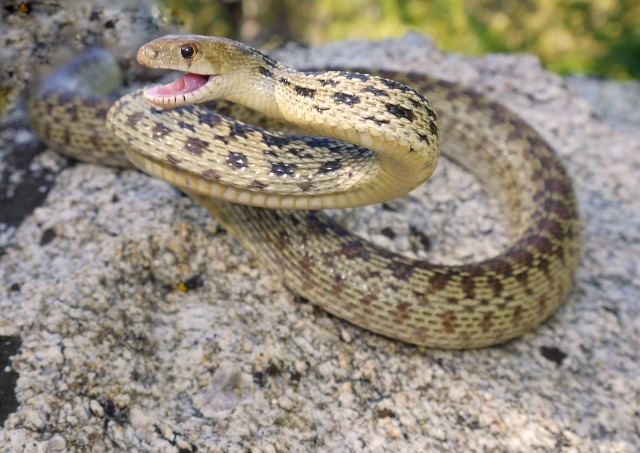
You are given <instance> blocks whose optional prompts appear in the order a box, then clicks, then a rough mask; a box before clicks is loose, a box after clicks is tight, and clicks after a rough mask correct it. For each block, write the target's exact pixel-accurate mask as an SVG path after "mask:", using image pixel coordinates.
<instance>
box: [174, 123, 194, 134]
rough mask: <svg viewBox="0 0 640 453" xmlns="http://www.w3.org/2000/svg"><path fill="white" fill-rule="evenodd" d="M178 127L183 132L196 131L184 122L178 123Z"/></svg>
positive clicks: (191, 125)
mask: <svg viewBox="0 0 640 453" xmlns="http://www.w3.org/2000/svg"><path fill="white" fill-rule="evenodd" d="M177 124H178V127H179V128H180V129H183V130H188V131H191V132H195V131H196V127H195V126H194V125H193V124H189V123H185V122H184V121H178V123H177Z"/></svg>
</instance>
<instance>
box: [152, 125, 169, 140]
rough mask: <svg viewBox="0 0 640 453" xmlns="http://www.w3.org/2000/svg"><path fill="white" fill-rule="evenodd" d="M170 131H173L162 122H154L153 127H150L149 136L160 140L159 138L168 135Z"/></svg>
mask: <svg viewBox="0 0 640 453" xmlns="http://www.w3.org/2000/svg"><path fill="white" fill-rule="evenodd" d="M171 132H173V131H172V130H171V129H169V128H168V127H167V126H165V125H164V124H162V123H156V125H155V126H154V127H153V129H151V136H152V137H153V138H154V139H155V140H160V139H161V138H163V137H165V136H167V135H169V134H170V133H171Z"/></svg>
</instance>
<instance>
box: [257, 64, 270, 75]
mask: <svg viewBox="0 0 640 453" xmlns="http://www.w3.org/2000/svg"><path fill="white" fill-rule="evenodd" d="M258 71H260V74H262V75H263V76H265V77H269V78H273V72H271V71H269V70H268V69H267V68H265V67H264V66H260V67H259V68H258Z"/></svg>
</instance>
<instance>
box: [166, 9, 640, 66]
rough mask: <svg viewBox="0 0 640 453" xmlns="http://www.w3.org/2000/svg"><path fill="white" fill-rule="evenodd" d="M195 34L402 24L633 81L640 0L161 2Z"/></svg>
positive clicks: (480, 48)
mask: <svg viewBox="0 0 640 453" xmlns="http://www.w3.org/2000/svg"><path fill="white" fill-rule="evenodd" d="M164 2H165V4H166V5H167V6H168V7H170V8H171V10H172V11H173V13H174V14H175V15H176V17H177V18H178V20H179V21H180V22H181V24H182V25H183V26H184V27H185V28H187V29H189V30H191V31H193V32H194V33H200V34H211V35H217V36H227V37H230V38H234V39H238V40H240V41H243V42H246V43H248V44H251V45H256V46H265V45H266V46H267V47H268V46H269V45H272V46H273V45H276V44H278V43H280V42H283V41H286V40H293V41H296V42H299V43H308V44H317V43H320V42H324V41H329V40H341V39H346V38H364V39H381V38H386V37H398V36H402V35H403V34H405V33H406V32H408V31H417V32H419V33H423V34H426V35H428V36H431V37H432V38H433V39H434V40H435V41H436V42H437V44H438V45H439V46H440V47H441V48H443V49H445V50H449V51H456V52H461V53H465V54H475V55H477V54H481V53H485V52H530V53H535V54H537V55H538V56H540V58H541V60H542V62H543V64H544V65H545V66H546V67H547V68H548V69H550V70H552V71H556V72H560V73H573V72H579V73H585V74H591V75H597V76H606V77H614V78H630V77H634V78H640V0H164Z"/></svg>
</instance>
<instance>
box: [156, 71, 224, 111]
mask: <svg viewBox="0 0 640 453" xmlns="http://www.w3.org/2000/svg"><path fill="white" fill-rule="evenodd" d="M215 77H216V75H215V74H214V75H202V74H194V73H192V72H187V73H186V74H183V75H182V76H180V77H179V78H178V79H176V80H174V81H173V82H171V83H169V84H167V85H158V86H154V87H151V88H149V89H148V90H147V91H145V93H144V95H145V97H146V98H147V99H148V100H149V101H151V102H152V103H154V104H157V105H162V106H164V107H177V106H180V105H185V104H193V103H195V102H199V98H200V96H199V94H200V93H198V92H199V91H200V90H201V89H203V87H204V86H205V85H206V84H207V83H208V82H209V81H211V80H212V79H213V78H215ZM204 90H205V93H206V91H208V90H206V88H205V89H204ZM202 94H204V93H202Z"/></svg>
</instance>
